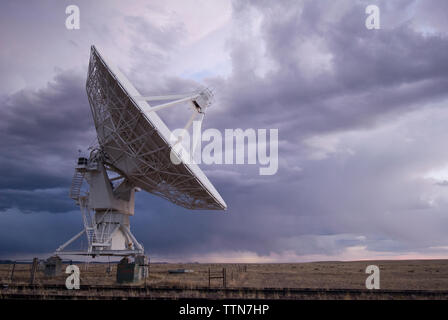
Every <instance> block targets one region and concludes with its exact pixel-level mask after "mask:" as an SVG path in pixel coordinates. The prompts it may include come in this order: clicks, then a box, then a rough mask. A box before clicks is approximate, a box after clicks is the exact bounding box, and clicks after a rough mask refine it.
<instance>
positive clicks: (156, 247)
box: [0, 1, 448, 256]
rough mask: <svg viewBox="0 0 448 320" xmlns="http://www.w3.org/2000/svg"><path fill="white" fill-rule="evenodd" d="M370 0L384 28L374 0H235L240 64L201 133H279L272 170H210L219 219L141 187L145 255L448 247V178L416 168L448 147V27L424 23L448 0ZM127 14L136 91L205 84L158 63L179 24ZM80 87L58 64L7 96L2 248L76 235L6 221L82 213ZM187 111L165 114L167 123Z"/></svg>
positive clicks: (136, 220) (235, 56)
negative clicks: (369, 21) (47, 78)
mask: <svg viewBox="0 0 448 320" xmlns="http://www.w3.org/2000/svg"><path fill="white" fill-rule="evenodd" d="M376 3H377V4H378V5H379V6H380V8H381V10H382V11H381V17H382V29H381V30H374V31H371V30H367V29H366V28H365V27H364V19H365V17H366V15H365V13H364V10H365V7H366V6H367V5H368V4H370V2H369V1H357V2H352V1H340V2H337V3H336V2H334V1H304V2H297V1H291V2H285V1H282V2H277V1H256V2H255V1H253V2H247V1H235V2H234V10H233V17H232V24H233V25H234V32H233V34H232V35H231V37H230V38H229V39H226V41H227V44H228V50H229V55H230V57H231V63H232V73H231V74H230V75H229V76H228V77H215V78H210V79H207V80H206V83H207V84H209V85H211V86H213V87H214V88H215V94H216V104H215V106H213V108H210V110H209V112H208V115H207V117H206V122H205V123H204V128H205V129H206V128H210V127H213V128H218V129H220V130H222V129H224V128H243V129H245V128H278V129H279V138H280V144H279V171H278V173H277V175H275V176H259V175H258V168H256V167H254V166H210V167H208V166H202V168H203V170H204V171H205V172H206V174H207V175H208V176H209V177H210V180H211V181H212V182H213V184H214V185H215V186H216V187H217V189H218V190H219V192H220V193H221V194H222V196H223V198H224V199H225V200H226V202H227V204H228V206H229V210H228V212H227V213H225V214H222V213H208V212H207V213H204V212H190V211H188V210H185V209H182V208H178V207H176V206H175V205H173V204H170V203H168V202H166V201H165V200H163V199H158V198H157V197H155V196H153V195H149V194H144V193H139V194H137V198H136V199H137V201H136V215H135V216H134V217H132V219H131V221H132V228H133V231H134V234H135V235H136V237H137V239H139V240H140V241H141V242H142V243H143V244H144V246H145V248H146V249H147V250H148V252H149V253H150V254H156V255H159V256H176V255H185V256H188V255H189V254H208V253H211V252H222V251H224V252H225V251H248V252H255V253H256V254H259V255H269V254H271V253H281V252H283V251H285V250H290V251H292V252H294V253H295V254H297V255H308V254H328V255H331V254H340V253H342V252H343V251H344V250H345V249H346V248H347V247H353V246H365V247H366V248H367V249H368V250H373V251H379V252H381V251H393V252H396V253H400V252H425V251H426V250H428V248H429V247H432V246H444V245H446V244H447V243H448V238H446V236H445V230H444V228H443V226H444V225H446V223H447V222H448V218H447V216H446V214H445V212H446V208H447V207H448V199H446V198H445V197H444V195H443V191H442V190H444V189H445V188H443V187H442V186H441V185H440V184H441V183H440V182H439V183H436V182H434V181H429V180H426V179H423V178H422V175H423V173H425V172H426V171H428V170H430V169H431V168H437V167H440V166H443V165H444V163H445V161H444V159H447V158H448V152H446V151H445V149H446V148H445V141H446V138H447V133H446V129H445V125H444V120H443V119H445V118H446V117H447V116H448V114H447V113H448V112H447V111H445V108H444V106H446V100H447V95H448V94H447V91H446V88H447V85H448V58H447V55H446V52H447V51H448V39H447V36H446V34H447V33H446V31H447V29H446V24H445V23H444V20H443V19H440V18H438V19H436V20H435V21H431V27H432V28H438V29H437V30H438V32H435V33H429V34H428V33H425V32H423V31H422V29H421V28H420V29H419V26H422V25H424V24H422V22H421V21H422V20H424V17H429V16H431V15H432V14H433V13H434V14H436V13H437V12H439V13H440V11H441V10H440V9H439V5H445V2H434V5H430V4H428V2H424V4H423V2H421V1H411V2H409V1H393V2H391V1H377V2H376ZM413 10H414V11H413ZM436 16H438V15H437V14H436ZM123 21H124V23H125V25H126V26H127V28H129V29H130V30H134V31H135V32H134V33H133V36H132V39H131V40H132V43H133V44H132V45H131V47H132V48H131V50H130V52H131V54H130V55H131V56H130V60H132V63H131V64H130V65H131V67H130V69H129V70H130V71H129V73H127V76H128V77H129V78H130V80H131V81H132V82H134V83H135V84H136V86H137V87H139V89H141V90H140V91H141V92H142V94H145V95H146V94H160V93H165V92H168V93H170V92H186V91H190V90H191V89H193V88H195V87H197V86H198V83H197V82H195V81H193V80H191V79H182V78H179V77H178V76H174V75H172V74H170V73H168V72H167V73H165V70H166V68H167V67H168V65H169V62H170V60H169V57H168V55H169V53H170V52H172V51H175V50H177V48H178V46H179V42H180V41H181V39H182V37H183V36H184V35H185V32H186V31H185V30H184V29H183V27H182V25H181V24H178V23H172V24H170V25H168V26H167V27H166V28H159V27H157V26H155V25H154V24H152V22H151V21H145V20H144V19H140V18H138V17H135V16H129V17H124V19H123ZM414 22H415V23H416V24H415V23H414ZM110 28H112V27H111V26H109V27H108V30H109V31H108V35H111V34H113V32H112V31H111V29H110ZM84 49H85V50H88V48H84ZM86 63H87V61H86ZM84 83H85V70H83V71H82V72H81V71H76V72H73V71H61V72H59V73H58V75H57V77H56V78H54V80H53V81H51V82H50V83H49V84H48V86H47V87H45V88H42V89H40V90H38V91H32V90H27V89H26V90H21V91H19V92H17V93H15V94H13V95H9V96H5V97H2V99H1V110H2V117H1V118H0V132H1V137H2V140H1V141H0V148H1V150H2V153H1V155H0V165H1V167H0V176H1V177H2V179H1V181H0V210H2V211H6V212H8V214H9V215H8V219H7V220H4V223H5V224H4V226H5V227H4V229H3V230H2V232H1V236H2V237H3V238H2V241H1V242H0V243H6V244H8V246H9V249H6V247H5V246H4V247H2V248H0V252H3V253H5V252H6V250H9V251H8V253H10V252H29V251H33V250H34V251H36V252H37V251H40V252H42V251H45V250H46V249H45V248H48V251H50V250H51V249H53V247H54V246H52V244H54V242H55V241H61V242H62V241H63V240H66V239H68V238H69V237H70V236H71V233H74V232H76V231H77V230H76V228H75V227H67V226H66V227H64V228H65V229H64V230H65V231H64V232H61V233H58V234H56V233H52V234H51V235H49V236H48V237H49V239H48V243H47V245H46V246H40V247H29V243H27V242H21V244H20V246H16V247H14V246H11V245H10V244H11V243H13V242H14V241H15V240H14V239H16V236H15V235H14V234H10V233H8V231H7V229H6V228H7V226H8V225H9V226H12V225H18V224H20V223H25V221H26V219H25V218H24V215H22V214H21V213H19V212H16V211H22V212H41V211H48V212H71V211H72V210H73V209H75V208H74V206H73V204H71V202H70V201H69V200H70V199H67V196H66V193H67V191H68V187H69V185H70V178H71V175H72V173H73V160H74V159H75V158H76V156H77V154H76V151H77V149H79V148H85V147H87V146H89V145H90V144H91V143H92V141H94V138H95V133H94V129H93V121H92V119H91V115H90V111H89V106H88V102H87V99H86V95H85V89H84ZM181 114H182V112H179V113H174V112H166V113H165V114H163V115H162V116H163V117H164V119H165V120H166V121H167V123H168V124H169V125H170V127H171V128H174V127H181V126H180V125H175V124H176V121H175V117H176V116H179V115H181ZM11 208H18V210H16V209H11ZM8 210H9V211H8ZM14 210H16V211H14ZM13 211H14V212H13ZM13 215H17V216H18V218H17V219H16V220H14V216H13ZM39 215H44V214H43V213H39V214H38V215H37V214H36V215H33V216H39ZM69 215H70V216H71V215H72V214H71V213H69ZM27 216H29V215H27ZM58 216H61V215H58ZM62 216H63V215H62ZM45 217H46V219H47V220H51V218H50V217H49V216H47V215H45ZM33 219H34V218H33ZM36 219H37V218H36ZM58 219H59V218H58ZM47 220H45V221H47ZM30 223H36V224H39V223H38V222H37V220H33V221H32V222H30ZM52 223H53V222H52ZM62 225H63V222H62V221H61V220H57V221H54V226H55V228H59V227H60V226H62ZM39 228H40V229H39V230H43V229H45V228H46V226H45V228H44V227H43V226H42V225H40V224H39ZM28 230H29V229H28ZM50 238H51V239H50ZM13 247H14V249H11V248H13ZM11 250H12V251H11ZM14 250H15V251H14Z"/></svg>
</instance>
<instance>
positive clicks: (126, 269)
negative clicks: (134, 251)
mask: <svg viewBox="0 0 448 320" xmlns="http://www.w3.org/2000/svg"><path fill="white" fill-rule="evenodd" d="M147 277H148V257H146V256H136V257H135V258H134V262H130V261H129V258H127V257H125V258H123V259H121V260H120V263H118V265H117V282H118V283H129V282H139V281H141V280H143V279H145V278H147Z"/></svg>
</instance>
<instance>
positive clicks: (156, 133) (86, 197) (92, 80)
mask: <svg viewBox="0 0 448 320" xmlns="http://www.w3.org/2000/svg"><path fill="white" fill-rule="evenodd" d="M86 90H87V96H88V98H89V102H90V107H91V111H92V115H93V119H94V122H95V127H96V130H97V136H98V142H99V147H98V148H94V149H93V150H92V152H91V153H90V156H89V158H88V159H87V158H80V159H79V161H78V166H77V167H76V172H75V175H74V177H73V181H72V186H71V189H70V197H71V198H72V199H74V200H75V201H76V203H77V204H78V205H79V206H80V209H81V213H82V218H83V223H84V230H83V231H81V232H80V233H78V234H77V235H76V236H74V237H73V238H71V239H70V240H69V241H67V242H66V243H64V244H63V245H62V246H60V247H59V248H58V249H57V250H56V253H57V254H83V255H92V256H95V255H122V256H123V255H124V256H126V255H140V254H144V248H143V246H142V245H141V244H140V243H138V241H137V240H136V239H135V237H134V235H133V234H132V233H131V231H130V222H129V217H130V216H132V215H133V214H134V198H135V191H136V190H140V189H143V190H145V191H147V192H150V193H153V194H156V195H159V196H161V197H163V198H166V199H168V200H170V201H172V202H174V203H176V204H178V205H181V206H183V207H186V208H189V209H207V210H223V209H226V208H227V206H226V204H225V202H224V200H223V199H222V197H221V196H220V195H219V193H218V192H217V191H216V189H215V188H214V187H213V185H212V184H211V183H210V181H209V180H208V179H207V177H206V176H205V175H204V173H203V172H202V171H201V170H200V169H199V167H198V166H197V165H196V164H194V163H193V164H191V163H189V160H190V159H189V155H188V152H187V151H186V150H184V149H183V148H182V147H181V146H177V147H176V148H179V147H180V148H181V149H180V150H181V152H180V154H178V153H176V154H178V156H179V158H180V159H181V160H182V162H181V163H180V164H178V165H176V164H175V163H173V162H171V159H170V152H171V150H172V148H173V146H174V145H176V144H177V143H178V142H179V141H180V139H181V138H180V139H179V140H177V142H174V140H175V139H173V135H172V134H171V132H170V130H169V129H168V128H167V127H166V125H165V124H164V123H163V121H162V120H161V119H160V118H159V116H158V115H157V113H156V112H157V111H159V110H162V109H165V108H168V107H172V106H174V105H178V104H180V103H184V102H189V103H191V105H192V107H193V112H192V116H191V117H190V119H189V121H188V122H187V124H186V125H185V129H188V128H189V127H190V126H191V124H192V122H193V120H194V119H195V118H196V117H197V115H198V114H199V115H200V120H201V122H202V120H203V119H204V113H205V110H206V109H207V107H208V106H209V105H210V103H211V99H212V94H211V92H210V91H209V90H207V89H205V90H202V91H198V92H194V93H191V94H180V95H165V96H154V97H143V96H141V95H140V94H139V93H138V91H137V90H136V89H135V88H134V86H133V85H132V84H131V83H130V82H129V80H128V79H127V78H126V77H125V76H124V75H123V74H122V73H121V72H120V71H119V70H118V69H117V68H116V67H114V66H113V65H111V64H109V63H107V64H106V62H105V61H104V59H103V58H102V57H101V56H100V54H99V52H98V51H97V50H96V49H95V47H94V46H92V48H91V57H90V64H89V72H88V77H87V83H86ZM167 100H174V101H170V102H165V103H162V104H159V105H157V106H153V107H151V106H150V105H149V104H148V103H147V102H146V101H167ZM173 152H174V150H173ZM111 172H112V173H113V174H114V175H115V176H110V175H109V173H111ZM83 181H86V182H87V183H88V185H89V190H88V192H84V193H83V192H82V184H83ZM84 233H86V235H87V240H88V249H87V250H86V251H78V252H77V251H70V252H67V251H64V249H65V248H66V247H67V246H68V245H70V244H71V243H73V242H74V241H75V240H76V239H78V238H79V237H80V236H81V235H83V234H84Z"/></svg>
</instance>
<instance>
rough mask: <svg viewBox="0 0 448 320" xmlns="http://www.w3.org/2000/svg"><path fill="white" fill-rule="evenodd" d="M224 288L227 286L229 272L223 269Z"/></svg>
mask: <svg viewBox="0 0 448 320" xmlns="http://www.w3.org/2000/svg"><path fill="white" fill-rule="evenodd" d="M222 286H223V287H224V288H225V287H226V286H227V270H226V268H222Z"/></svg>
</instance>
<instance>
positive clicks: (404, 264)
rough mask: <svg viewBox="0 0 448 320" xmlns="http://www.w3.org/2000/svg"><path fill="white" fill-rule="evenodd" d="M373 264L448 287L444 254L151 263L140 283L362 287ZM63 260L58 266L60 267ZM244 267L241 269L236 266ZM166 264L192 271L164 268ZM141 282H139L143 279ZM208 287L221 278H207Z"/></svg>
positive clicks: (406, 286)
mask: <svg viewBox="0 0 448 320" xmlns="http://www.w3.org/2000/svg"><path fill="white" fill-rule="evenodd" d="M370 264H375V265H378V266H379V267H380V270H381V289H389V290H448V260H415V261H362V262H359V261H358V262H313V263H291V264H244V265H243V264H151V266H150V276H149V278H148V279H147V280H146V284H147V285H148V286H151V287H182V288H196V287H206V286H208V269H209V268H211V270H212V271H221V270H222V268H226V270H227V287H229V288H244V287H247V288H315V289H365V280H366V278H367V276H368V275H367V274H366V273H365V268H366V267H367V266H368V265H370ZM65 266H66V265H64V267H63V270H65ZM78 266H79V267H80V270H81V285H82V284H84V285H86V284H89V285H115V284H116V282H115V275H116V265H113V268H112V272H111V273H110V274H107V273H106V269H107V265H106V264H89V265H78ZM242 266H246V267H247V272H244V271H243V270H242ZM30 267H31V265H16V269H15V272H14V281H13V282H14V283H29V280H30ZM172 269H191V270H194V272H193V273H184V274H170V273H168V270H172ZM10 271H11V265H0V281H1V282H2V283H9V275H10ZM66 277H67V275H65V274H62V275H60V276H58V277H54V278H47V277H45V276H44V274H43V272H42V271H38V273H37V275H36V281H35V283H36V284H64V283H65V279H66ZM143 283H144V282H142V283H141V284H143ZM212 287H215V288H219V287H222V280H220V279H212Z"/></svg>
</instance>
